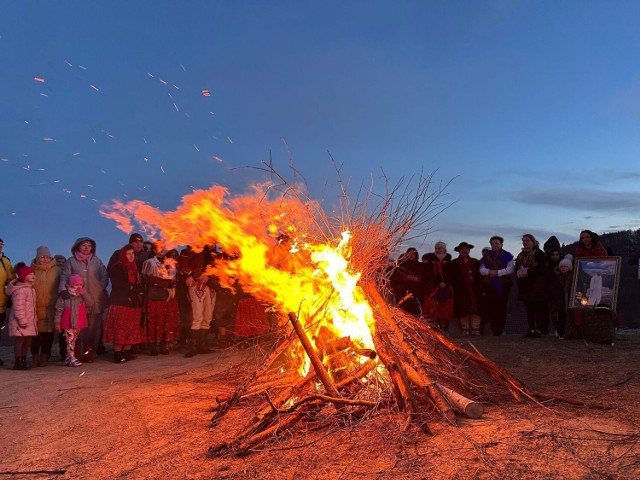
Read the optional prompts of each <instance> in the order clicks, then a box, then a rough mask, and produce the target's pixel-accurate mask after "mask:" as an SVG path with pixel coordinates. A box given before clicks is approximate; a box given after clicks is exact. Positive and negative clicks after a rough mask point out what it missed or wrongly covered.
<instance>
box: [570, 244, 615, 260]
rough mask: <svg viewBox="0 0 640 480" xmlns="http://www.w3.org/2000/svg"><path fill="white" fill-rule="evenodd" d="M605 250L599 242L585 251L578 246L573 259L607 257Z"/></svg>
mask: <svg viewBox="0 0 640 480" xmlns="http://www.w3.org/2000/svg"><path fill="white" fill-rule="evenodd" d="M608 256H609V254H608V253H607V250H606V249H605V248H604V247H603V246H602V244H601V243H600V242H598V243H596V244H595V245H592V246H591V248H589V249H586V248H584V247H583V246H582V245H578V248H576V253H575V254H574V257H608Z"/></svg>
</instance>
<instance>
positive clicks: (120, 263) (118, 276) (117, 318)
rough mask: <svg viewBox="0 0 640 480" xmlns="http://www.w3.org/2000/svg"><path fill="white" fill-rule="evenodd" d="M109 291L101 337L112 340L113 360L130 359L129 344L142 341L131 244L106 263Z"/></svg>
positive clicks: (137, 275)
mask: <svg viewBox="0 0 640 480" xmlns="http://www.w3.org/2000/svg"><path fill="white" fill-rule="evenodd" d="M109 278H110V279H111V295H110V296H109V313H108V314H107V322H106V325H105V327H104V334H103V338H102V341H103V342H108V343H112V344H113V361H114V362H115V363H122V362H125V361H128V360H131V359H132V358H133V357H132V356H131V355H130V351H131V346H132V345H135V344H138V343H140V342H141V341H143V339H142V338H141V330H140V315H141V311H142V304H143V288H142V279H141V277H140V273H139V272H138V267H137V266H136V262H135V252H134V251H133V246H132V245H131V244H127V245H125V246H124V247H122V248H121V249H120V250H119V251H118V260H117V261H116V262H114V263H113V264H112V265H111V266H109Z"/></svg>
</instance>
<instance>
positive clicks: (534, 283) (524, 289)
mask: <svg viewBox="0 0 640 480" xmlns="http://www.w3.org/2000/svg"><path fill="white" fill-rule="evenodd" d="M526 258H527V252H525V251H524V250H523V251H522V252H520V254H519V255H518V257H517V258H516V270H517V269H519V268H520V267H526V268H527V276H525V277H520V278H518V300H520V301H521V302H524V303H528V302H538V303H546V302H548V301H549V289H548V286H547V256H546V255H545V254H544V252H543V251H542V250H540V249H539V248H536V249H535V252H534V260H533V264H532V265H528V266H527V265H524V261H525V259H526Z"/></svg>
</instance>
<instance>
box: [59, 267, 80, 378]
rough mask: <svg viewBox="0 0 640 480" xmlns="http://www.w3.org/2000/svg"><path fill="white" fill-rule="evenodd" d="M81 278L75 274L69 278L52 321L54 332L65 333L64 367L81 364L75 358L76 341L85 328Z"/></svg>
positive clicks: (60, 294) (60, 295)
mask: <svg viewBox="0 0 640 480" xmlns="http://www.w3.org/2000/svg"><path fill="white" fill-rule="evenodd" d="M83 286H84V282H83V281H82V277H81V276H80V275H78V274H76V273H74V274H72V275H71V276H70V277H69V283H67V285H66V289H65V290H63V291H61V292H60V293H59V295H58V300H57V301H56V316H55V319H54V323H55V326H56V327H55V328H56V332H58V333H59V332H60V331H61V330H64V331H65V337H66V338H67V358H66V359H65V361H64V363H65V365H68V366H70V367H79V366H81V365H82V362H81V361H80V360H78V359H77V358H76V356H75V348H76V340H77V339H78V335H79V334H80V330H81V329H83V328H87V326H88V323H87V307H86V303H85V300H88V299H87V298H86V297H87V295H88V294H87V293H86V292H85V290H84V289H83Z"/></svg>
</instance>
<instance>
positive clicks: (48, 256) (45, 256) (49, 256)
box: [40, 255, 51, 258]
mask: <svg viewBox="0 0 640 480" xmlns="http://www.w3.org/2000/svg"><path fill="white" fill-rule="evenodd" d="M40 258H51V255H40Z"/></svg>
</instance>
